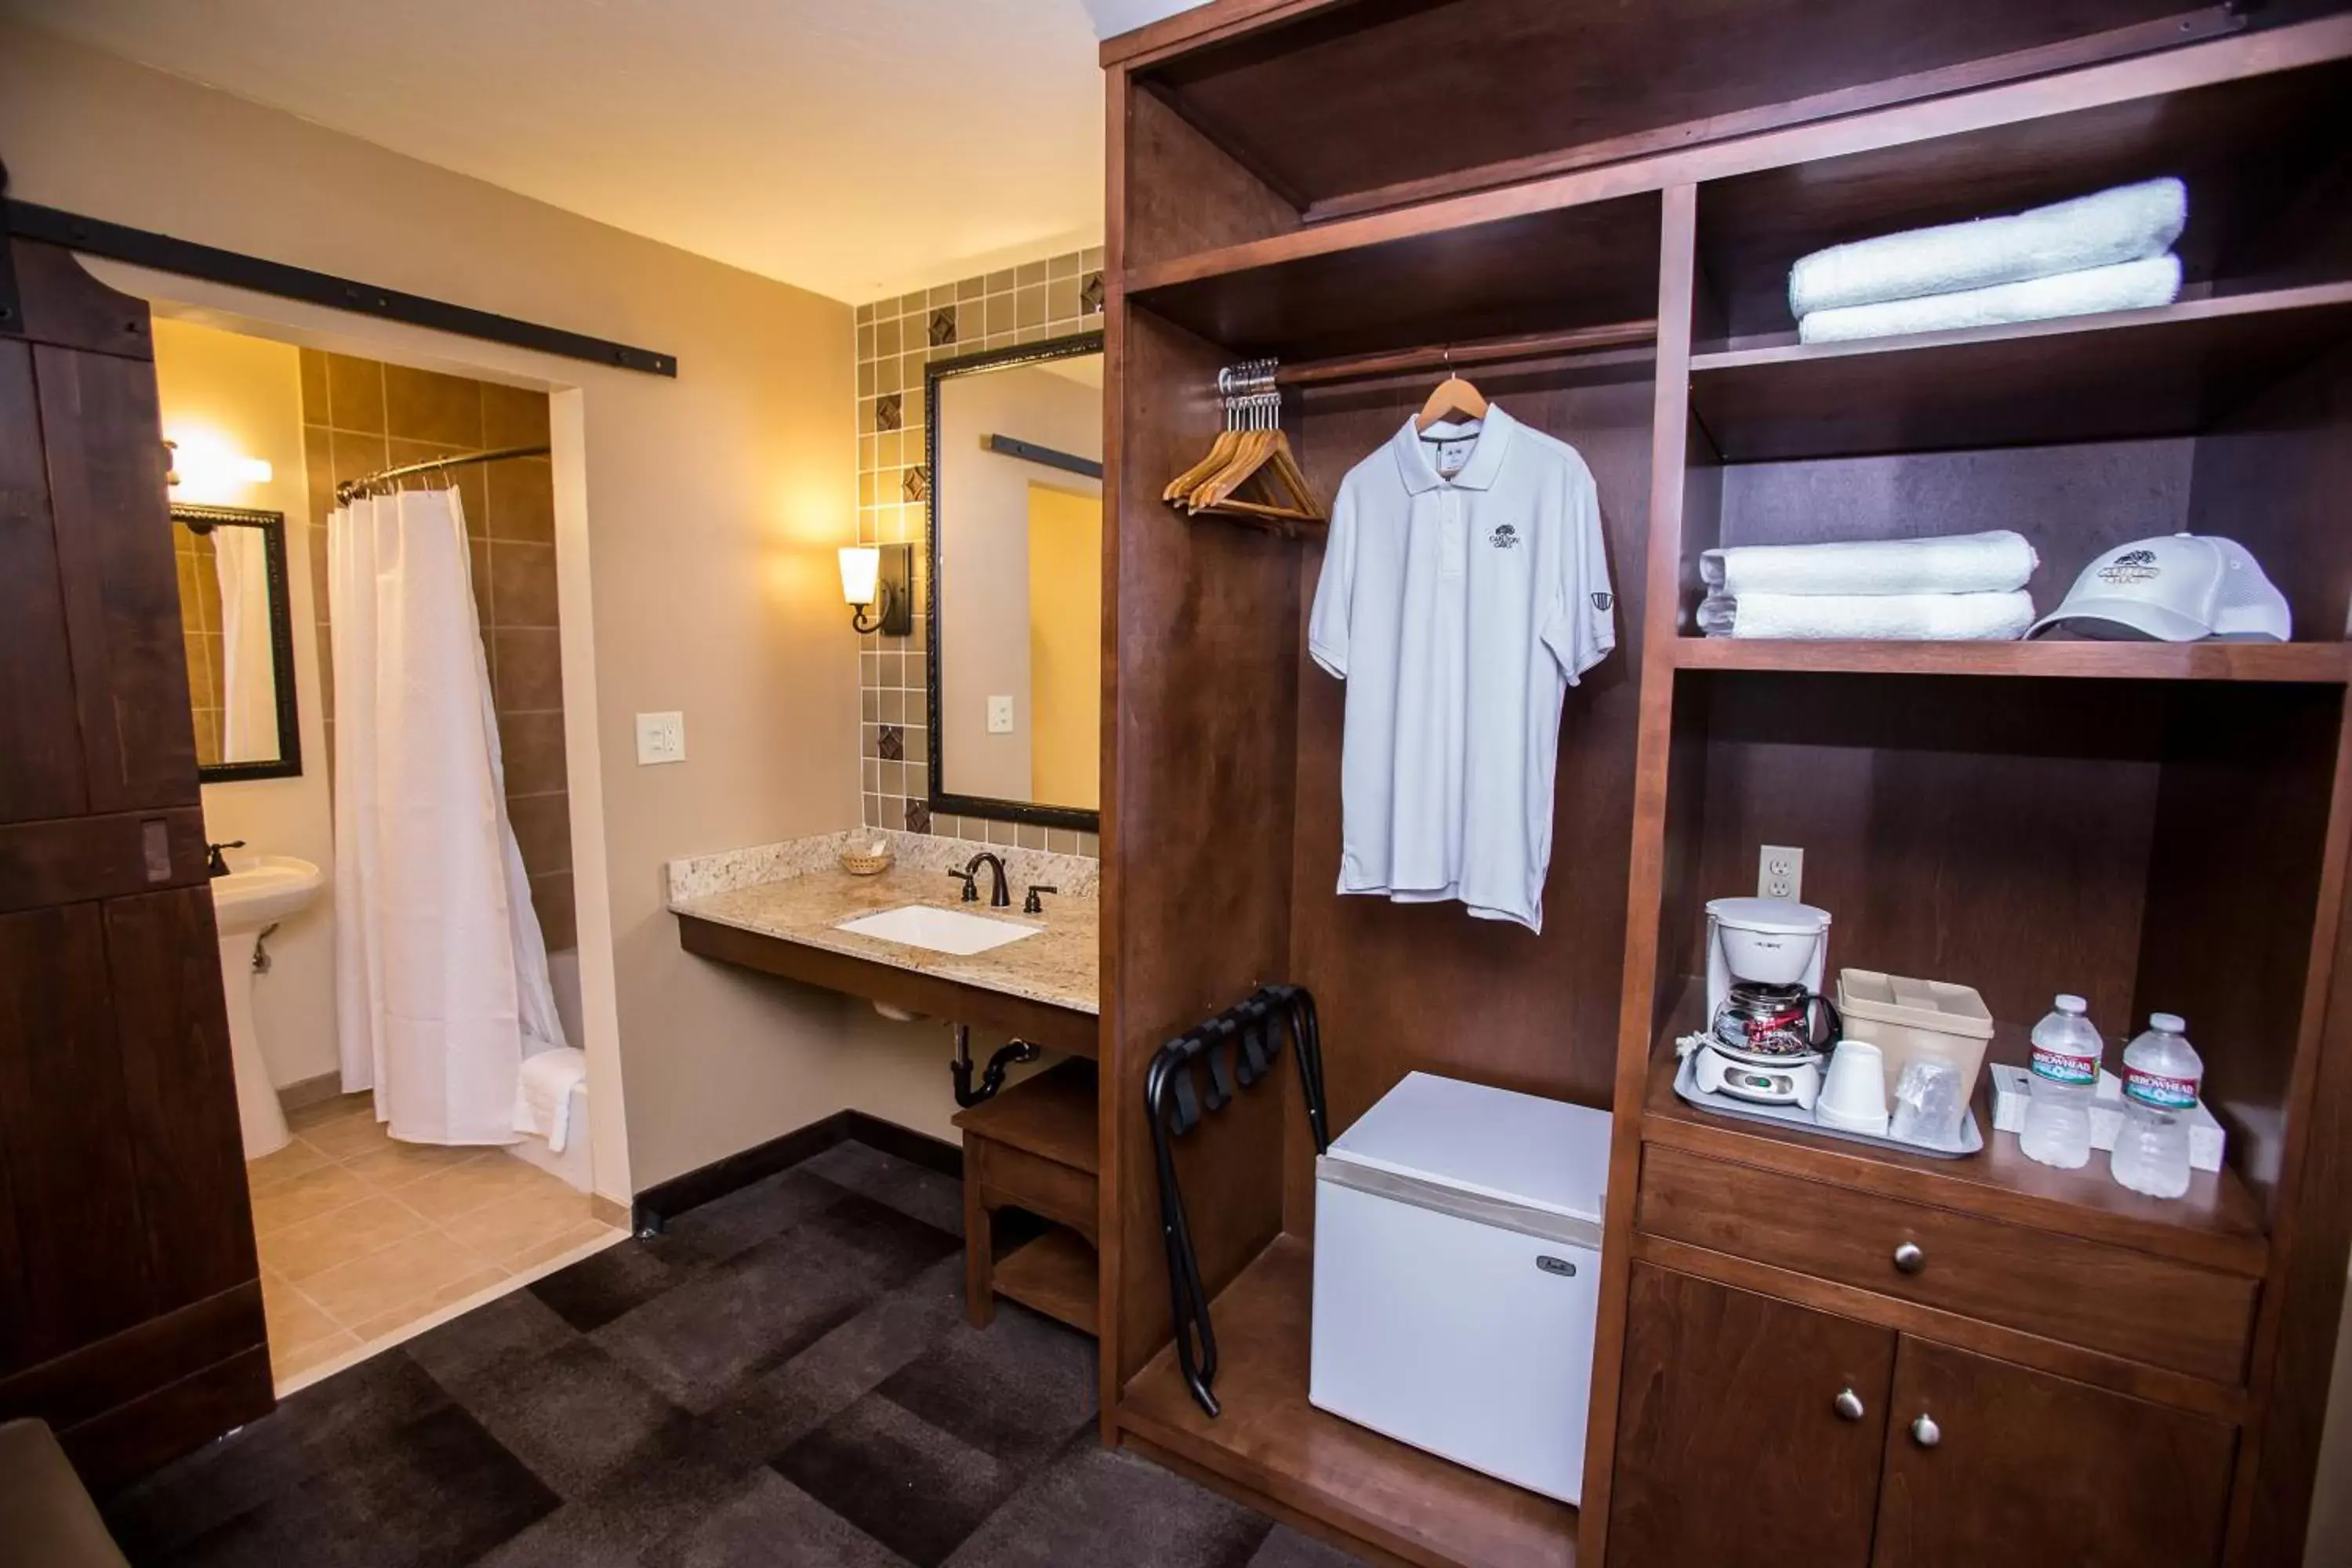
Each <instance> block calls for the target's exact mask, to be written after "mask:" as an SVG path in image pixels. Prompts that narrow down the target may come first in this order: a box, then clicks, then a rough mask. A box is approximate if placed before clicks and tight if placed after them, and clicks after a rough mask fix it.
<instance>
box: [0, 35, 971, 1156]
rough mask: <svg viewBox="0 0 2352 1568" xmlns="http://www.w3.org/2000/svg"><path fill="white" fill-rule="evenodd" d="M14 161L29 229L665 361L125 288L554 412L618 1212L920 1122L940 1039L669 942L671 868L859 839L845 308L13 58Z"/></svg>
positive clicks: (588, 1011) (30, 56)
mask: <svg viewBox="0 0 2352 1568" xmlns="http://www.w3.org/2000/svg"><path fill="white" fill-rule="evenodd" d="M0 148H5V150H6V157H7V161H8V169H9V174H10V177H11V182H12V188H11V191H10V194H11V195H15V196H17V197H19V198H21V199H23V200H26V201H32V202H39V203H45V204H47V205H55V206H60V207H66V208H69V209H72V210H75V211H79V212H84V213H89V214H91V215H93V216H100V217H104V218H110V219H113V220H116V221H119V222H123V223H129V224H133V225H136V226H142V227H146V228H152V229H159V230H163V231H164V232H166V233H170V234H173V235H177V236H180V237H184V238H188V239H193V240H198V241H203V242H205V243H208V244H212V245H217V246H223V247H230V248H234V249H236V250H242V251H247V252H250V253H253V254H257V255H260V256H266V257H269V258H274V259H278V260H281V261H287V262H291V263H295V264H297V265H300V266H304V267H310V268H317V269H320V270H322V271H326V272H331V273H338V274H341V275H344V276H351V277H357V278H361V279H366V280H369V281H371V282H376V283H382V284H384V285H386V286H389V287H392V288H396V289H407V290H411V291H413V292H416V293H420V294H425V295H431V296H436V297H438V298H441V299H446V300H455V301H458V302H460V303H464V304H467V305H472V306H476V307H478V308H480V309H484V310H496V311H502V312H506V313H509V314H512V315H517V316H521V317H525V318H528V319H530V320H533V321H544V322H548V323H550V324H552V325H557V326H562V327H568V328H572V329H573V330H576V331H584V332H591V333H594V334H597V335H599V336H604V337H610V338H614V339H618V340H621V341H624V342H634V343H637V344H640V345H643V346H646V347H649V348H656V349H660V350H663V351H666V352H668V353H675V354H677V356H678V360H679V366H680V373H679V374H678V376H677V379H676V380H674V381H673V380H668V379H665V378H661V377H656V376H650V375H642V374H633V373H628V372H622V371H614V370H608V369H603V368H599V367H596V366H593V365H588V364H584V363H580V362H576V361H570V360H559V359H554V358H551V357H548V356H543V355H537V354H531V353H523V352H520V351H514V350H506V349H500V348H497V347H495V346H493V345H488V344H484V343H479V342H474V341H472V340H465V339H457V338H452V337H446V336H442V335H439V334H435V333H430V332H425V331H416V330H414V329H404V328H396V327H393V326H389V325H387V324H385V323H382V322H377V321H369V320H366V319H364V318H360V317H353V316H347V315H342V314H340V313H337V312H334V311H329V310H316V309H311V308H309V307H302V306H297V305H293V304H290V303H289V302H286V301H280V300H263V299H258V298H257V297H252V296H245V295H240V294H238V293H237V292H236V291H235V290H230V289H220V288H216V287H211V286H205V285H200V284H196V283H194V282H190V281H187V280H175V279H131V278H126V279H125V280H126V281H131V282H141V283H142V285H143V287H145V288H146V289H150V290H152V294H151V297H154V298H157V299H158V300H160V301H161V303H160V304H159V307H158V308H159V310H163V311H164V312H166V313H179V314H184V315H189V316H191V317H193V318H194V319H199V320H208V321H214V322H215V323H219V324H236V325H241V326H244V327H247V328H248V329H253V330H260V331H268V332H269V333H271V334H272V335H277V336H281V337H284V338H286V339H288V340H289V341H293V342H301V343H305V344H308V345H310V346H314V347H320V348H326V349H332V350H336V351H338V352H344V353H362V354H367V355H371V356H373V357H375V358H379V359H384V360H387V361H392V362H394V363H411V364H420V365H424V366H426V367H427V368H433V369H443V370H452V371H457V372H459V373H461V374H472V375H478V376H483V377H485V378H487V379H492V380H506V381H509V382H511V383H513V384H520V385H531V386H538V387H541V388H543V389H547V390H549V391H551V393H552V394H554V396H553V399H552V405H551V414H552V423H553V430H554V435H553V440H554V445H555V448H556V450H555V468H556V480H557V486H556V490H557V498H556V505H557V527H558V550H559V571H560V573H561V574H562V623H563V637H564V665H565V708H566V712H567V720H568V722H567V728H568V731H569V733H568V736H567V750H568V754H569V759H570V763H571V781H570V782H571V788H572V802H573V808H572V809H573V861H574V865H575V868H576V876H577V879H578V881H577V886H578V891H579V901H580V925H581V949H582V954H581V964H582V982H583V1009H584V1013H585V1016H586V1025H587V1026H586V1030H585V1033H586V1034H587V1036H588V1038H587V1041H586V1042H585V1043H586V1045H587V1047H588V1050H589V1056H590V1070H591V1074H592V1078H591V1083H592V1100H593V1110H594V1124H595V1138H596V1156H597V1159H596V1163H597V1175H596V1184H597V1187H598V1189H599V1190H600V1191H602V1192H604V1193H605V1194H607V1195H611V1196H625V1195H626V1193H627V1191H628V1190H630V1189H631V1188H634V1189H636V1190H642V1189H643V1188H645V1187H646V1186H648V1185H651V1184H654V1183H656V1182H658V1181H661V1180H663V1179H665V1178H667V1177H669V1176H673V1175H676V1174H677V1173H681V1172H683V1171H687V1170H690V1169H692V1168H694V1167H695V1166H698V1165H700V1164H704V1163H708V1162H709V1161H711V1160H714V1159H718V1158H719V1157H721V1156H723V1155H725V1154H728V1153H730V1152H735V1151H737V1150H739V1149H741V1148H744V1147H747V1146H749V1145H751V1144H753V1143H756V1142H761V1141H762V1140H765V1139H768V1138H772V1137H775V1136H777V1135H779V1134H781V1133H782V1132H784V1131H789V1130H791V1129H792V1128H793V1127H796V1126H799V1125H802V1124H803V1123H805V1122H807V1121H813V1120H815V1119H817V1118H819V1117H823V1116H825V1115H828V1114H830V1113H832V1112H833V1111H835V1110H839V1109H842V1108H843V1107H844V1106H845V1105H846V1104H848V1103H849V1102H850V1097H851V1095H852V1094H853V1092H854V1093H855V1095H856V1103H857V1104H858V1106H859V1107H860V1108H861V1109H864V1110H869V1111H872V1112H873V1113H875V1114H877V1115H880V1116H885V1117H889V1118H892V1119H894V1120H899V1121H908V1122H910V1123H912V1124H917V1125H921V1124H924V1123H926V1122H929V1121H932V1120H934V1118H933V1115H932V1113H933V1112H934V1111H935V1110H937V1103H936V1102H937V1101H938V1100H942V1099H944V1098H945V1088H944V1079H945V1072H944V1068H942V1067H941V1066H940V1057H939V1056H938V1054H937V1042H936V1041H934V1040H931V1039H929V1038H928V1034H929V1032H928V1031H925V1032H922V1033H921V1034H919V1035H918V1036H916V1037H913V1038H911V1039H908V1041H907V1042H906V1043H905V1044H900V1043H898V1037H897V1036H896V1035H895V1034H893V1035H887V1036H883V1037H874V1036H873V1035H872V1033H871V1032H869V1031H866V1030H864V1029H862V1028H851V1027H846V1026H845V1016H846V1015H847V1013H848V1012H849V1010H850V1008H851V1007H852V1004H849V1003H847V1002H846V1001H845V1000H844V999H842V998H840V997H836V996H834V995H830V994H824V993H818V992H814V991H809V990H805V989H802V988H799V987H794V986H790V985H786V984H780V983H772V982H769V981H766V980H763V979H761V978H760V977H758V976H755V975H751V974H749V973H742V972H740V971H734V970H730V969H726V968H724V967H721V966H719V965H714V964H709V963H704V962H703V961H701V960H699V959H694V958H689V957H688V956H687V955H686V954H684V953H682V952H679V951H678V946H677V931H676V926H675V922H674V921H673V920H672V919H671V917H670V916H669V915H668V914H667V912H666V911H665V910H663V908H662V885H661V865H662V862H663V861H665V860H667V859H669V858H675V857H679V856H686V855H693V854H699V853H704V852H708V851H711V850H717V849H724V848H730V847H739V846H743V845H750V844H758V843H762V842H767V841H771V840H774V839H778V838H784V837H793V836H795V835H800V834H807V833H814V832H819V831H824V830H828V829H832V828H836V827H839V826H844V825H845V824H848V823H851V822H854V821H856V812H857V795H856V790H857V779H856V772H855V762H854V758H855V755H856V746H855V744H854V742H855V740H856V734H857V718H858V715H857V675H856V665H855V660H856V643H855V640H854V639H853V637H851V636H850V634H849V632H848V630H847V628H846V626H845V616H844V615H843V611H842V607H841V595H840V585H839V580H838V577H837V574H836V573H835V564H834V555H833V552H834V550H835V547H837V546H838V545H840V544H842V543H844V542H847V541H848V540H849V538H850V537H851V533H852V529H853V527H854V525H855V519H856V489H855V483H854V479H855V473H856V467H855V464H856V447H855V428H854V418H855V416H854V410H855V407H856V403H855V390H854V387H855V383H854V380H853V369H852V366H853V325H852V312H851V311H850V310H849V308H848V307H847V306H845V305H842V304H840V303H837V302H835V301H833V300H825V299H823V298H820V297H818V296H816V295H814V294H810V293H807V292H805V291H803V290H800V289H792V288H789V287H786V286H784V285H782V284H778V283H775V282H772V281H769V280H767V279H760V278H757V277H754V276H752V275H751V274H749V273H744V272H740V271H736V270H734V269H731V268H725V267H721V266H719V265H717V264H715V263H712V262H709V261H706V260H703V259H701V258H697V257H693V256H690V255H688V254H687V253H685V252H683V251H679V250H676V249H673V248H670V247H666V246H661V245H656V244H655V243H653V242H651V241H648V240H644V239H640V238H637V237H632V236H629V235H625V234H623V233H621V232H619V231H617V230H614V229H611V228H606V227H604V226H600V225H597V224H593V223H590V222H588V221H587V220H585V219H583V218H580V217H577V216H572V215H570V214H566V213H563V212H561V211H558V210H557V209H555V208H552V207H549V206H545V205H541V204H538V203H535V202H530V201H527V200H524V199H522V198H520V197H518V196H515V195H511V194H509V193H507V192H504V191H500V190H498V189H496V188H494V187H492V186H489V185H487V184H481V183H480V182H478V181H474V180H469V179H467V178H464V177H462V176H459V175H457V174H450V173H448V172H446V171H445V170H440V169H436V168H434V167H431V166H430V165H427V164H425V163H418V162H415V161H414V160H412V159H407V158H403V157H400V156H398V155H396V154H394V153H387V152H385V151H383V149H381V148H377V147H373V146H370V145H368V144H366V143H363V142H358V141H355V140H353V139H352V138H349V137H345V136H341V135H339V134H336V133H334V132H329V131H326V130H324V129H322V128H320V127H319V126H316V125H312V124H309V123H306V122H304V121H299V120H297V119H295V118H294V117H292V116H290V115H286V114H282V113H279V112H277V111H275V110H268V109H263V108H260V107H257V106H256V105H254V104H251V103H247V102H245V101H243V100H238V99H236V98H233V97H230V96H229V95H227V94H226V93H220V92H215V91H213V90H210V89H205V88H202V87H199V86H196V85H194V84H193V83H190V82H186V81H184V80H180V79H175V78H172V77H168V76H165V75H163V74H160V73H157V72H154V71H151V70H147V69H145V68H141V67H137V66H133V65H131V64H128V63H125V62H122V61H120V60H117V59H114V58H110V57H107V56H104V55H101V54H98V53H95V52H93V51H89V50H87V49H83V48H81V47H78V46H74V45H69V44H66V43H63V42H60V41H58V40H56V39H54V38H52V37H48V36H47V35H43V34H39V33H35V32H31V31H28V30H26V29H23V28H22V27H20V26H16V25H13V24H0ZM115 275H116V276H123V275H122V274H121V273H117V274H115ZM671 708H676V709H682V710H684V711H685V714H686V724H687V755H688V760H687V761H686V762H685V763H680V764H675V765H670V766H665V767H656V768H639V767H638V766H637V765H636V763H635V746H634V733H633V721H632V715H633V714H635V713H636V712H638V711H642V710H661V709H671ZM614 1079H620V1080H622V1086H623V1087H624V1088H625V1103H626V1124H625V1127H624V1126H623V1125H622V1124H621V1122H620V1121H619V1120H618V1106H617V1104H616V1102H615V1097H614V1095H613V1094H612V1093H610V1092H609V1087H610V1086H611V1085H612V1084H613V1083H614ZM623 1150H625V1152H626V1157H627V1163H626V1164H625V1165H621V1164H619V1163H618V1157H619V1155H620V1153H621V1152H622V1151H623Z"/></svg>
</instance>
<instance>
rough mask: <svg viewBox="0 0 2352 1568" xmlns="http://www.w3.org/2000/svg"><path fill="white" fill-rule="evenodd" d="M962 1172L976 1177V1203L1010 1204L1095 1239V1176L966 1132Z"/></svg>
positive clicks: (966, 1176)
mask: <svg viewBox="0 0 2352 1568" xmlns="http://www.w3.org/2000/svg"><path fill="white" fill-rule="evenodd" d="M963 1168H964V1180H966V1181H971V1180H972V1179H973V1175H974V1173H975V1172H976V1173H978V1177H979V1181H980V1191H981V1200H982V1202H983V1203H985V1204H986V1205H988V1206H989V1207H990V1208H997V1207H1000V1206H1002V1205H1006V1204H1010V1205H1012V1206H1013V1207H1014V1208H1022V1209H1027V1210H1028V1211H1029V1212H1030V1213H1031V1214H1034V1215H1044V1216H1045V1218H1047V1219H1050V1220H1056V1221H1059V1222H1060V1223H1061V1224H1063V1225H1066V1226H1069V1227H1070V1228H1071V1229H1073V1230H1075V1231H1076V1232H1077V1233H1078V1234H1079V1235H1081V1236H1083V1237H1086V1238H1087V1240H1088V1241H1092V1240H1094V1239H1095V1233H1096V1231H1097V1228H1098V1226H1097V1216H1096V1207H1095V1193H1096V1188H1095V1178H1094V1177H1093V1176H1092V1175H1090V1174H1088V1173H1087V1172H1085V1171H1081V1170H1078V1169H1076V1167H1074V1166H1070V1165H1065V1164H1062V1163H1058V1162H1056V1161H1053V1160H1048V1159H1046V1158H1045V1156H1044V1155H1042V1154H1032V1153H1030V1152H1028V1151H1027V1150H1025V1149H1016V1148H1014V1147H1013V1145H1012V1144H1010V1143H999V1142H996V1141H995V1140H994V1139H992V1138H982V1137H975V1136H974V1135H973V1134H972V1133H971V1131H970V1130H969V1129H967V1130H966V1131H965V1132H964V1142H963Z"/></svg>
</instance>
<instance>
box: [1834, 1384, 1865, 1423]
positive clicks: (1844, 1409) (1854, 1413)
mask: <svg viewBox="0 0 2352 1568" xmlns="http://www.w3.org/2000/svg"><path fill="white" fill-rule="evenodd" d="M1834 1403H1835V1405H1836V1407H1837V1413H1838V1419H1839V1420H1841V1421H1859V1420H1861V1419H1862V1395H1861V1394H1856V1393H1855V1392H1854V1391H1853V1389H1851V1388H1841V1389H1839V1390H1838V1396H1837V1399H1836V1400H1835V1402H1834Z"/></svg>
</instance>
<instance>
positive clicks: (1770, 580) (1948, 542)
mask: <svg viewBox="0 0 2352 1568" xmlns="http://www.w3.org/2000/svg"><path fill="white" fill-rule="evenodd" d="M2041 563H2042V562H2041V558H2040V557H2039V556H2037V555H2035V554H2034V552H2033V546H2032V545H2031V544H2029V543H2027V542H2026V541H2025V535H2023V534H2021V533H2017V532H2013V531H2011V530H2009V529H2005V528H2000V529H1994V530H1992V531H1990V532H1985V533H1959V534H1950V535H1947V536H1945V537H1943V538H1938V539H1858V540H1853V541H1850V542H1837V543H1831V544H1734V545H1727V546H1726V547H1725V548H1723V549H1721V550H1709V551H1706V552H1704V553H1703V554H1701V555H1700V556H1699V563H1698V570H1699V575H1700V576H1701V577H1702V578H1704V579H1705V580H1706V585H1707V586H1708V587H1709V588H1711V589H1714V590H1715V591H1717V593H1724V594H1729V595H1733V596H1734V597H1744V596H1745V595H1749V594H2000V593H2007V592H2009V591H2010V590H2011V589H2013V588H2022V587H2024V586H2025V584H2026V583H2027V582H2028V581H2029V580H2030V579H2031V578H2032V575H2033V569H2034V568H2035V567H2036V566H2039V565H2040V564H2041Z"/></svg>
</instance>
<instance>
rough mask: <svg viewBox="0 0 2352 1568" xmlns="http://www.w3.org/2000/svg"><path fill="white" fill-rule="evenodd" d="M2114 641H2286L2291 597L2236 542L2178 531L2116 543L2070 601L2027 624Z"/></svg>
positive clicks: (2033, 632) (2078, 582)
mask: <svg viewBox="0 0 2352 1568" xmlns="http://www.w3.org/2000/svg"><path fill="white" fill-rule="evenodd" d="M2053 626H2064V627H2065V628H2066V629H2067V630H2068V631H2071V632H2073V633H2074V635H2075V636H2077V637H2097V638H2102V639H2107V640H2115V641H2133V640H2137V639H2152V640H2154V641H2157V642H2196V641H2199V640H2200V639H2201V638H2205V637H2218V638H2223V639H2228V640H2234V641H2239V642H2284V641H2286V640H2287V636H2288V633H2289V630H2290V625H2289V621H2288V617H2287V608H2286V595H2284V594H2282V593H2280V592H2279V591H2278V589H2277V588H2275V587H2274V586H2273V585H2272V584H2271V580H2270V579H2269V578H2268V577H2265V576H2263V569H2262V566H2261V565H2260V564H2259V563H2257V562H2256V561H2255V560H2254V558H2253V556H2252V555H2251V554H2249V553H2248V552H2247V551H2246V547H2245V546H2244V545H2242V544H2240V543H2239V542H2237V541H2236V540H2234V539H2221V538H2218V537H2216V536H2213V535H2210V534H2198V533H2174V534H2168V535H2166V536H2165V537H2163V538H2160V539H2143V540H2140V541H2138V542H2136V543H2131V544H2121V545H2117V546H2116V548H2115V549H2113V550H2110V551H2108V552H2106V553H2105V555H2102V556H2100V557H2099V558H2098V559H2097V560H2095V561H2094V562H2092V563H2090V564H2089V565H2088V566H2085V567H2084V568H2083V574H2082V575H2081V576H2079V577H2077V578H2075V579H2074V586H2073V587H2072V588H2070V589H2068V590H2067V591H2066V598H2065V602H2064V603H2063V604H2061V605H2059V606H2058V607H2057V608H2056V609H2054V610H2053V611H2051V612H2050V613H2049V614H2048V615H2046V616H2042V618H2041V619H2040V620H2038V621H2036V622H2034V623H2033V625H2032V626H2030V627H2028V628H2027V630H2026V633H2025V635H2026V636H2027V637H2040V636H2041V635H2042V633H2043V632H2045V631H2048V630H2049V629H2050V628H2051V627H2053Z"/></svg>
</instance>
